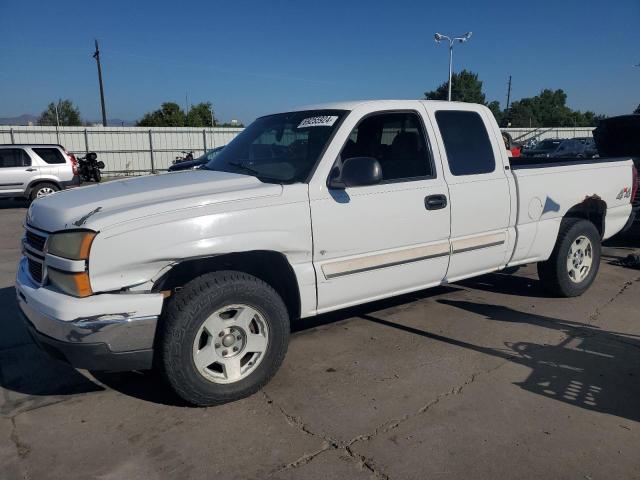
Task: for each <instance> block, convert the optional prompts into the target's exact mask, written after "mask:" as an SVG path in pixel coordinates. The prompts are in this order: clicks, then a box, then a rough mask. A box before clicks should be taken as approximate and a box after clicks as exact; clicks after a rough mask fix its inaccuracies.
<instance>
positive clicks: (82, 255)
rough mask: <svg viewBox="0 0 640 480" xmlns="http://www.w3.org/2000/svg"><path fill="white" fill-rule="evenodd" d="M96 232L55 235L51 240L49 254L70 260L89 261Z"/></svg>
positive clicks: (48, 248)
mask: <svg viewBox="0 0 640 480" xmlns="http://www.w3.org/2000/svg"><path fill="white" fill-rule="evenodd" d="M95 236H96V232H89V231H79V232H63V233H54V234H53V235H51V237H50V238H49V244H48V245H47V252H48V253H50V254H51V255H56V256H58V257H63V258H68V259H70V260H88V259H89V250H91V243H92V242H93V239H94V237H95Z"/></svg>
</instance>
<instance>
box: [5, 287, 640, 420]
mask: <svg viewBox="0 0 640 480" xmlns="http://www.w3.org/2000/svg"><path fill="white" fill-rule="evenodd" d="M503 277H507V276H506V275H502V274H491V275H485V276H483V277H479V278H478V279H476V280H475V282H471V281H467V282H464V284H465V285H466V286H468V287H469V288H479V289H487V290H492V291H501V290H503V291H504V292H503V293H512V294H514V295H515V294H519V295H523V294H527V295H530V296H536V292H537V291H536V290H535V289H537V288H539V287H537V286H536V282H535V281H533V280H531V279H526V278H523V277H517V276H508V282H510V283H511V282H514V281H515V282H516V286H513V287H506V286H505V285H506V283H505V282H506V281H507V280H506V279H504V278H503ZM529 282H533V283H532V284H529ZM460 290H461V289H460V288H457V287H453V286H446V287H439V288H434V289H429V290H424V291H419V292H415V293H411V294H407V295H403V296H400V297H396V298H391V299H387V300H381V301H378V302H373V303H369V304H366V305H361V306H357V307H353V308H349V309H346V310H342V311H338V312H332V313H329V314H325V315H320V316H318V317H316V318H311V319H305V320H303V321H299V322H296V323H295V324H294V325H293V328H292V332H304V331H305V330H309V329H313V328H316V327H319V326H322V325H328V324H332V323H336V322H340V321H345V320H348V319H350V318H354V317H359V318H363V319H365V320H368V321H371V322H375V323H377V324H380V325H384V326H387V327H391V328H395V329H399V330H402V331H405V332H409V333H412V334H415V335H420V336H422V337H425V338H429V339H431V340H435V341H439V342H444V343H447V344H449V345H452V346H456V347H460V348H464V349H467V350H472V351H475V352H479V353H482V354H485V355H491V356H493V357H498V358H501V359H504V360H505V361H509V362H513V363H515V364H518V365H523V366H526V367H528V368H529V369H530V373H529V375H528V377H527V378H526V379H524V380H523V381H521V382H517V383H515V385H518V386H519V387H520V388H522V389H523V390H526V391H528V392H531V393H533V394H536V395H541V396H544V397H548V398H552V399H555V400H557V401H560V402H563V403H566V404H569V405H572V406H575V407H578V408H583V409H587V410H592V411H597V412H601V413H608V414H611V415H616V416H618V417H621V418H626V419H629V420H633V421H640V409H638V408H637V399H638V398H640V383H638V381H637V379H638V377H640V337H639V336H637V335H631V334H623V333H618V332H610V331H605V330H602V329H600V328H598V327H596V326H592V325H588V324H583V323H578V322H572V321H567V320H562V319H558V318H553V317H546V316H543V315H537V314H530V313H524V312H520V311H517V310H513V309H511V308H508V307H503V306H497V305H487V304H482V303H475V302H470V301H463V300H454V299H445V298H440V299H437V301H438V302H439V303H441V304H443V305H447V306H449V307H451V308H452V309H461V310H464V311H467V312H471V313H474V314H476V315H478V316H480V317H482V320H483V321H485V320H490V321H494V322H505V323H521V324H528V325H533V326H536V327H539V328H542V329H547V330H553V331H559V332H562V333H564V338H563V340H562V341H560V342H559V343H558V344H557V345H549V344H546V343H536V342H531V341H520V342H505V343H504V348H490V347H484V346H481V345H476V344H473V343H470V342H465V341H462V340H457V339H455V338H451V337H447V336H444V335H440V334H436V333H432V332H429V331H428V330H426V329H419V328H414V327H411V326H406V325H402V324H400V323H396V322H393V321H390V320H386V319H383V318H378V316H377V315H376V312H379V311H380V310H385V309H393V308H395V307H401V306H403V305H405V304H407V303H411V302H415V301H419V300H423V299H427V298H431V297H437V296H441V295H443V294H447V293H453V292H456V291H460ZM14 297H15V294H14V290H13V288H5V289H0V305H2V309H3V316H2V318H3V320H4V322H3V323H4V328H5V334H3V336H2V337H1V339H0V355H1V357H0V358H1V360H2V361H1V362H0V387H2V388H4V389H6V390H9V391H10V392H17V393H19V394H24V395H27V396H48V395H51V396H55V395H72V394H78V393H85V392H93V391H99V390H103V389H104V387H108V388H110V389H113V390H116V391H118V392H121V393H123V394H125V395H129V396H132V397H134V398H138V399H141V400H145V401H149V402H153V403H159V404H165V405H172V406H185V403H184V402H183V401H182V400H180V399H179V398H178V397H177V396H176V395H175V394H174V393H173V392H172V391H171V390H170V389H169V388H168V386H166V384H165V383H164V382H163V381H162V380H161V379H160V378H158V376H156V375H154V374H151V373H141V372H128V373H104V372H91V374H92V375H93V377H94V378H95V380H96V382H95V383H94V382H92V381H90V380H89V379H88V378H86V377H85V376H83V375H81V374H80V373H78V372H77V371H76V370H74V369H73V368H71V367H70V366H68V365H66V364H63V363H60V362H57V361H54V360H52V359H50V358H48V357H47V356H46V355H45V354H43V353H42V352H40V351H39V350H38V348H37V347H36V346H35V345H33V344H32V342H31V340H30V339H29V338H28V335H27V334H26V331H25V329H24V327H23V326H22V322H21V320H20V318H19V316H18V310H17V305H16V303H15V298H14ZM386 313H388V312H386ZM11 408H15V406H13V407H12V406H11V405H8V406H7V405H5V406H4V407H3V408H2V411H0V413H3V414H6V413H8V412H9V411H10V410H11ZM7 409H9V410H7Z"/></svg>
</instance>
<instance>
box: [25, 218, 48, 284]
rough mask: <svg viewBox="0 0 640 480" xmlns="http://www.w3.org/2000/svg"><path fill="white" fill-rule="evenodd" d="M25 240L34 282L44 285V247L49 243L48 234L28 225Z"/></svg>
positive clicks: (28, 265)
mask: <svg viewBox="0 0 640 480" xmlns="http://www.w3.org/2000/svg"><path fill="white" fill-rule="evenodd" d="M25 228H26V232H25V235H24V241H23V252H24V254H25V256H26V257H27V267H28V269H29V274H30V275H31V278H32V279H33V281H34V282H36V283H38V284H40V285H42V283H43V281H44V278H45V268H44V255H45V253H44V249H45V245H46V243H47V236H48V235H47V234H46V233H45V232H41V231H40V230H37V229H34V228H33V227H31V226H30V225H26V227H25Z"/></svg>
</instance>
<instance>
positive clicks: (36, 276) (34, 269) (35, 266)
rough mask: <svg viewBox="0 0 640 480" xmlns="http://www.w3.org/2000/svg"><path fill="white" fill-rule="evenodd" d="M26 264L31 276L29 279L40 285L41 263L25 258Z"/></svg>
mask: <svg viewBox="0 0 640 480" xmlns="http://www.w3.org/2000/svg"><path fill="white" fill-rule="evenodd" d="M27 262H28V264H29V273H30V274H31V278H33V280H34V281H36V282H38V283H42V262H39V261H37V260H34V259H32V258H27Z"/></svg>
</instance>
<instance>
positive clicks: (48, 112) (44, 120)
mask: <svg viewBox="0 0 640 480" xmlns="http://www.w3.org/2000/svg"><path fill="white" fill-rule="evenodd" d="M56 107H57V109H58V111H57V115H56ZM58 122H60V123H59V125H61V126H63V125H64V126H74V127H77V126H80V125H82V120H80V110H78V108H77V107H75V106H74V105H73V102H72V101H71V100H62V99H59V100H58V102H57V103H54V102H51V103H50V104H49V105H48V106H47V108H46V109H45V110H44V111H43V112H42V113H41V114H40V117H39V118H38V125H44V126H54V125H58Z"/></svg>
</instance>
